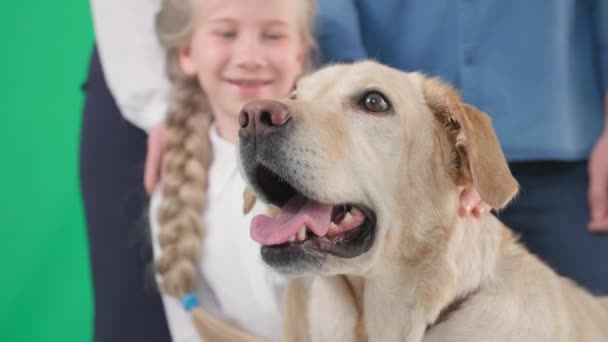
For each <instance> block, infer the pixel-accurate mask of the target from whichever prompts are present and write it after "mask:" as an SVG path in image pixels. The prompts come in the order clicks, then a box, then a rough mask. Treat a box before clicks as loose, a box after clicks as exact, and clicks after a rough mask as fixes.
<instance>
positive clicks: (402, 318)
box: [283, 62, 608, 342]
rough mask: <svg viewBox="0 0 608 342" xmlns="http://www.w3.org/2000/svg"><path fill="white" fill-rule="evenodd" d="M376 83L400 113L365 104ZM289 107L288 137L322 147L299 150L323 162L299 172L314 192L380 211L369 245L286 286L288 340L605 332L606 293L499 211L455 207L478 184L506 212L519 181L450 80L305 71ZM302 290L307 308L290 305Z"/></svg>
mask: <svg viewBox="0 0 608 342" xmlns="http://www.w3.org/2000/svg"><path fill="white" fill-rule="evenodd" d="M371 88H373V89H378V90H379V91H381V92H383V93H384V94H385V95H386V96H387V97H388V98H389V99H390V101H391V102H392V106H393V112H392V113H381V114H377V113H376V114H374V113H366V112H364V111H363V110H361V108H359V107H358V104H357V100H356V99H357V96H359V94H361V93H362V92H364V91H365V89H371ZM283 103H285V104H286V105H287V106H288V107H289V108H290V112H291V113H293V116H294V118H293V119H294V124H295V125H296V126H295V130H294V132H293V135H292V136H291V137H290V139H289V140H288V141H286V142H285V144H286V145H287V146H306V148H307V149H309V150H312V151H314V153H307V154H304V153H303V152H302V149H295V148H294V149H293V158H294V160H295V159H298V160H301V161H305V162H306V163H308V164H309V165H312V167H314V170H315V172H316V176H317V177H314V178H309V179H305V180H302V182H303V186H304V187H306V188H307V189H309V190H310V191H309V193H308V194H307V195H310V194H315V196H316V197H317V198H318V199H319V200H324V201H328V202H330V203H344V202H355V203H357V202H358V203H363V204H365V205H367V206H369V207H370V208H372V209H373V210H374V211H375V212H376V214H377V217H378V220H377V231H376V236H375V243H374V245H373V246H372V248H371V249H370V250H369V251H368V252H366V253H364V254H363V255H360V256H358V257H355V258H352V259H340V258H338V257H334V256H328V257H327V259H325V260H324V264H323V267H322V270H320V271H319V273H318V274H317V275H316V277H315V278H314V280H313V284H312V286H311V288H310V293H307V292H306V291H304V290H302V289H301V290H300V291H292V292H288V298H287V303H286V305H287V307H290V305H291V308H292V309H290V310H286V322H287V325H286V336H287V337H286V339H287V340H289V341H306V340H307V339H308V338H310V340H312V341H314V342H321V341H328V342H329V341H332V342H333V341H349V342H350V341H371V342H391V341H406V342H418V341H424V342H436V341H459V342H479V341H513V342H515V341H516V342H543V341H546V342H572V341H586V342H605V341H608V309H607V308H606V306H602V304H600V301H599V300H598V299H597V298H594V297H593V296H591V295H590V294H589V293H587V292H586V291H585V290H583V289H582V288H580V287H578V286H577V285H575V284H574V283H573V282H571V281H569V280H567V279H564V278H561V277H559V276H558V275H557V274H556V273H555V272H554V271H553V270H551V269H550V268H549V267H548V266H546V265H545V264H543V263H542V262H541V260H539V259H538V258H536V257H535V256H533V255H531V254H530V253H529V252H528V251H526V249H525V248H524V247H523V246H522V245H520V244H519V243H518V242H517V239H516V237H514V236H513V234H512V233H511V231H510V230H509V229H507V227H505V226H504V225H503V224H502V223H501V222H500V221H498V220H497V219H496V218H495V217H494V216H493V215H486V216H484V217H482V218H479V219H477V218H461V217H459V215H458V214H457V208H458V195H459V193H458V189H459V187H475V189H476V190H477V191H478V192H479V193H480V194H481V197H482V198H483V199H484V200H485V201H486V202H487V203H489V204H491V205H492V206H493V207H494V208H496V209H500V208H502V207H504V206H505V205H507V203H508V202H509V201H510V200H511V199H512V198H513V196H514V195H515V194H516V193H517V190H518V185H517V183H516V182H515V180H514V179H513V177H512V176H511V173H510V172H509V170H508V167H507V164H506V161H505V159H504V156H503V154H502V151H501V149H500V146H499V144H498V141H497V138H496V136H495V134H494V131H493V129H492V126H491V121H490V118H489V117H488V116H487V115H486V114H485V113H482V112H480V111H479V110H477V109H475V108H474V107H472V106H468V105H465V104H464V103H462V102H461V100H460V98H459V96H458V94H457V93H456V92H455V91H454V90H453V89H452V88H450V87H448V86H446V85H444V84H442V83H441V82H439V81H437V80H435V79H429V78H427V77H425V76H424V75H421V74H418V73H403V72H400V71H397V70H394V69H390V68H387V67H384V66H381V65H379V64H376V63H373V62H362V63H357V64H353V65H336V66H330V67H327V68H325V69H322V70H320V71H318V72H316V73H314V74H312V75H311V76H309V77H306V78H304V79H303V80H302V81H300V82H299V84H298V90H297V98H296V99H291V100H285V101H283ZM550 238H551V237H550V236H547V239H550ZM467 295H468V297H467V299H466V300H465V301H464V302H463V303H462V305H461V306H460V307H459V308H458V309H456V310H455V311H453V312H451V313H450V314H449V315H448V316H447V318H446V319H445V320H443V321H441V322H439V323H437V324H435V323H436V321H437V319H438V316H439V315H440V313H441V312H442V310H444V309H445V308H446V307H447V306H448V305H449V304H450V303H452V302H454V300H455V299H457V298H459V297H463V296H464V297H466V296H467ZM305 296H308V301H307V302H308V309H307V310H306V312H305V310H301V309H299V310H298V309H293V308H301V307H302V303H303V302H305V299H304V297H305ZM290 301H291V302H290ZM604 301H605V299H604ZM294 322H297V324H294ZM306 324H308V327H309V329H308V332H309V336H305V335H306V334H304V335H302V333H301V330H300V329H301V327H302V325H306ZM296 332H297V333H296Z"/></svg>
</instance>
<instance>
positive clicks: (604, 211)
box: [588, 163, 608, 221]
mask: <svg viewBox="0 0 608 342" xmlns="http://www.w3.org/2000/svg"><path fill="white" fill-rule="evenodd" d="M599 165H600V164H598V163H590V165H589V191H588V198H589V208H590V210H591V221H602V220H603V219H605V218H606V217H608V201H607V198H608V176H607V175H606V173H605V172H602V169H601V168H600V167H599Z"/></svg>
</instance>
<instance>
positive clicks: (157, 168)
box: [144, 123, 167, 194]
mask: <svg viewBox="0 0 608 342" xmlns="http://www.w3.org/2000/svg"><path fill="white" fill-rule="evenodd" d="M166 130H167V129H166V126H165V124H164V123H160V124H158V125H156V126H155V127H154V128H152V130H150V132H149V133H148V152H147V154H146V167H145V170H144V186H145V188H146V192H147V193H148V194H151V193H152V192H154V189H155V188H156V185H158V183H159V182H160V179H161V166H162V164H161V163H162V160H163V153H164V149H165V137H166Z"/></svg>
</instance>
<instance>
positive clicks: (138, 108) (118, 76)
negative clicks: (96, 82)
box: [91, 0, 169, 131]
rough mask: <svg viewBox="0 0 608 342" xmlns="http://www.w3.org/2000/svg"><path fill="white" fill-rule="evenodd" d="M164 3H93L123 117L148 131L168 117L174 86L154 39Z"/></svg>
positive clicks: (107, 69)
mask: <svg viewBox="0 0 608 342" xmlns="http://www.w3.org/2000/svg"><path fill="white" fill-rule="evenodd" d="M159 8H160V1H159V0H128V1H124V0H91V9H92V15H93V24H94V28H95V36H96V41H97V47H98V52H99V57H100V59H101V64H102V67H103V71H104V76H105V79H106V82H107V84H108V87H109V89H110V91H111V92H112V95H113V96H114V99H115V100H116V103H117V104H118V107H119V109H120V111H121V113H122V115H123V116H124V117H125V118H126V119H127V120H128V121H129V122H131V123H133V124H134V125H135V126H137V127H139V128H141V129H143V130H146V131H148V130H149V129H150V128H152V127H154V126H155V125H156V124H158V123H160V122H161V121H162V120H163V119H164V117H165V114H166V110H167V99H168V96H167V94H168V92H169V81H168V79H167V77H166V75H165V55H164V51H163V49H162V48H161V46H160V44H159V42H158V40H157V38H156V34H155V30H154V21H155V17H156V13H157V12H158V10H159Z"/></svg>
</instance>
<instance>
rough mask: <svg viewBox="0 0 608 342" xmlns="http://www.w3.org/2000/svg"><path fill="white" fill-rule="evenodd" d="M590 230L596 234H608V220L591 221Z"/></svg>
mask: <svg viewBox="0 0 608 342" xmlns="http://www.w3.org/2000/svg"><path fill="white" fill-rule="evenodd" d="M589 230H590V231H592V232H596V233H608V218H606V219H604V220H601V221H591V222H590V223H589Z"/></svg>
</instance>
